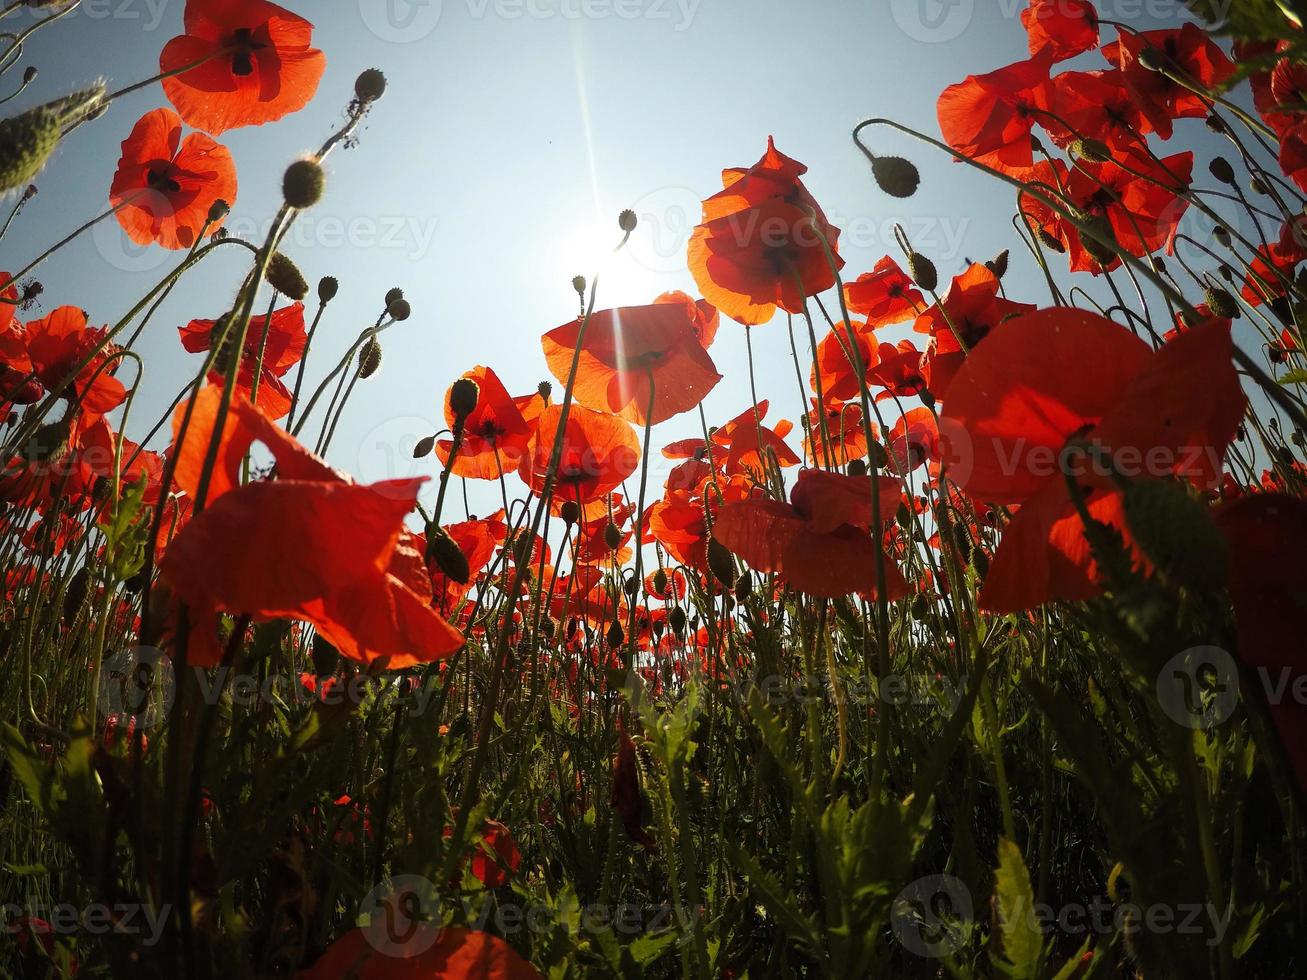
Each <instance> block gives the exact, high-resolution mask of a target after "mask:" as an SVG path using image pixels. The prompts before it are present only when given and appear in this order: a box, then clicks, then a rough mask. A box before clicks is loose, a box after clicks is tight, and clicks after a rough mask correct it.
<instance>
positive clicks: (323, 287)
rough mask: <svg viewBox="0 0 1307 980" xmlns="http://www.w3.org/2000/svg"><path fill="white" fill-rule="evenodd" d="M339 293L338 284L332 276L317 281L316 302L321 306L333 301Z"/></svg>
mask: <svg viewBox="0 0 1307 980" xmlns="http://www.w3.org/2000/svg"><path fill="white" fill-rule="evenodd" d="M339 291H340V283H339V282H338V281H337V280H336V278H335V277H334V276H323V277H322V278H321V279H319V280H318V302H319V303H321V304H322V305H323V306H326V305H327V304H328V303H330V302H331V301H332V300H333V299H335V298H336V293H337V292H339Z"/></svg>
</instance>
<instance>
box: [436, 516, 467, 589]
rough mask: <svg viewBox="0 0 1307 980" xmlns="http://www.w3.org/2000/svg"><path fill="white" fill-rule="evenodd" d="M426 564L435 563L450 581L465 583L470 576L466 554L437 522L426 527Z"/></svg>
mask: <svg viewBox="0 0 1307 980" xmlns="http://www.w3.org/2000/svg"><path fill="white" fill-rule="evenodd" d="M426 559H427V564H428V565H435V566H436V568H438V569H439V570H440V571H441V573H442V574H444V576H445V577H446V578H447V579H449V580H450V581H451V582H457V583H458V584H459V585H466V584H467V581H468V579H469V578H471V577H472V569H471V567H470V566H469V565H468V561H467V555H465V554H463V549H462V548H460V547H459V546H458V542H457V541H455V540H454V539H453V538H452V537H450V534H449V532H448V531H446V530H445V529H444V528H443V527H440V526H439V525H438V524H431V525H428V527H427V554H426Z"/></svg>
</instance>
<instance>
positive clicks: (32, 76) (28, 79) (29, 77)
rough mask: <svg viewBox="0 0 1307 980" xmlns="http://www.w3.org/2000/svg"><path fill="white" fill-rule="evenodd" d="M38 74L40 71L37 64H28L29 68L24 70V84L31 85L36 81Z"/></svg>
mask: <svg viewBox="0 0 1307 980" xmlns="http://www.w3.org/2000/svg"><path fill="white" fill-rule="evenodd" d="M38 74H39V72H38V71H37V68H36V65H28V66H27V68H26V69H25V70H24V71H23V84H24V85H31V84H32V83H33V82H34V81H36V76H37V75H38Z"/></svg>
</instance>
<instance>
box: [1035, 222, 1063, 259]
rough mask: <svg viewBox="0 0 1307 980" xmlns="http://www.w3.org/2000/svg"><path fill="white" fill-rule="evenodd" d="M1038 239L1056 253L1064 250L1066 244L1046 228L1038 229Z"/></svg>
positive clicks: (1059, 253)
mask: <svg viewBox="0 0 1307 980" xmlns="http://www.w3.org/2000/svg"><path fill="white" fill-rule="evenodd" d="M1039 241H1040V243H1041V244H1042V245H1043V246H1044V248H1046V249H1048V250H1049V251H1050V252H1056V253H1057V254H1058V255H1062V254H1063V253H1065V252H1066V246H1065V245H1063V244H1062V239H1060V238H1057V237H1055V236H1054V235H1053V233H1052V232H1050V231H1049V230H1048V229H1047V228H1040V229H1039Z"/></svg>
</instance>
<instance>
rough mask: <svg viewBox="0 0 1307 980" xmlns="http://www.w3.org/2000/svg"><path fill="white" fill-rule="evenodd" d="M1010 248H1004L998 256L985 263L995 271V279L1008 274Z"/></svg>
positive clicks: (990, 269)
mask: <svg viewBox="0 0 1307 980" xmlns="http://www.w3.org/2000/svg"><path fill="white" fill-rule="evenodd" d="M1007 260H1008V250H1007V249H1003V251H1001V252H999V253H998V254H997V255H996V256H994V257H993V258H992V259H990V260H989V261H988V262H986V263H985V268H986V269H988V270H989V271H990V272H992V273H994V278H995V279H1002V278H1003V277H1004V276H1005V275H1007Z"/></svg>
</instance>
